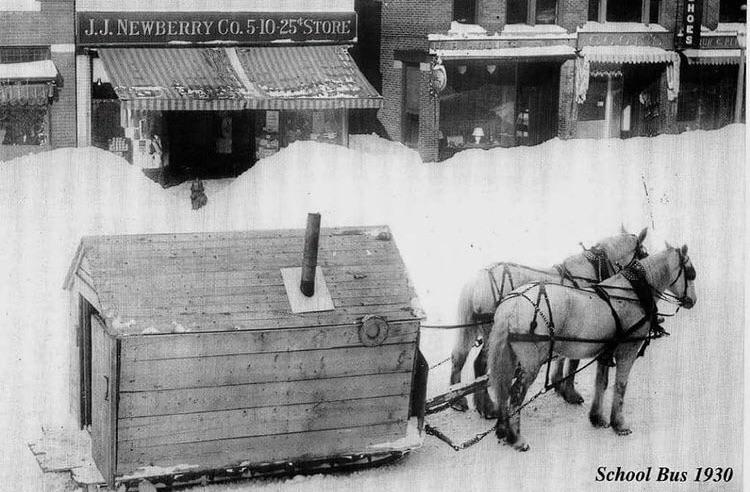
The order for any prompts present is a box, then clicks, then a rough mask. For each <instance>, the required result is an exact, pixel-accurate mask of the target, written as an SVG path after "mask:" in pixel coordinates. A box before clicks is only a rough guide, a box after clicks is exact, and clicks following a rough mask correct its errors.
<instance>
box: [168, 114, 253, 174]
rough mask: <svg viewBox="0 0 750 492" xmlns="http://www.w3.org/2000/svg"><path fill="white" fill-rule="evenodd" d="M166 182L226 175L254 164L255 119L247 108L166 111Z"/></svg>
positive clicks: (237, 172)
mask: <svg viewBox="0 0 750 492" xmlns="http://www.w3.org/2000/svg"><path fill="white" fill-rule="evenodd" d="M164 123H165V127H166V133H167V141H168V142H169V165H168V166H167V168H166V169H165V181H167V183H166V184H169V182H171V181H176V182H182V181H185V180H187V179H193V178H206V179H212V178H226V177H233V176H238V175H240V174H242V173H243V172H244V171H246V170H247V169H248V168H250V166H251V165H252V164H253V156H254V138H253V135H254V134H255V119H254V118H253V115H252V113H251V112H249V111H165V112H164Z"/></svg>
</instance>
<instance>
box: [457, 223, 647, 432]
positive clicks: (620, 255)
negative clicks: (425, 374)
mask: <svg viewBox="0 0 750 492" xmlns="http://www.w3.org/2000/svg"><path fill="white" fill-rule="evenodd" d="M647 232H648V228H644V229H643V230H642V231H641V232H640V233H639V234H637V235H636V234H630V233H628V232H627V231H626V230H625V228H624V227H622V228H621V233H620V234H618V235H616V236H612V237H609V238H606V239H602V240H601V241H599V242H598V243H597V244H596V245H594V246H592V247H591V248H590V249H588V250H585V251H584V252H583V253H580V254H577V255H573V256H570V257H568V258H566V259H565V260H563V262H562V263H560V264H559V265H555V266H554V267H552V268H549V269H537V268H531V267H527V266H523V265H518V264H515V263H495V264H493V265H490V266H488V267H486V268H484V269H482V270H480V271H479V272H478V273H477V274H476V276H475V277H474V278H473V279H471V280H470V281H469V282H467V283H466V284H465V285H464V287H463V289H462V290H461V294H460V296H459V303H458V304H459V307H458V312H459V323H460V324H462V325H473V326H469V327H468V328H463V329H461V330H460V331H459V334H458V337H457V340H456V344H455V346H454V347H453V351H452V353H451V361H452V364H453V365H452V369H451V377H450V383H451V385H453V384H456V383H459V382H460V381H461V370H462V369H463V366H464V364H465V363H466V358H467V356H468V355H469V351H470V350H471V347H472V346H473V345H474V343H475V341H476V340H477V338H478V337H479V336H480V335H481V336H482V340H483V341H485V342H486V341H487V340H489V332H490V329H491V327H492V315H493V313H494V312H495V309H496V308H497V305H498V303H499V302H500V301H501V300H502V298H503V297H504V295H505V294H507V293H509V292H510V291H512V290H513V289H514V288H515V287H517V286H521V285H524V284H527V283H529V282H537V281H544V282H559V283H561V284H564V285H572V286H574V287H585V286H588V285H591V284H595V283H597V282H600V281H602V280H604V279H606V278H609V277H610V276H612V275H614V274H615V272H616V271H617V270H619V268H620V267H619V265H621V264H622V265H625V264H627V263H629V262H630V261H631V260H632V259H634V258H635V259H641V258H644V257H646V256H647V255H648V253H647V252H646V250H645V248H644V246H643V241H644V240H645V238H646V233H647ZM474 323H477V324H476V325H474ZM480 323H481V324H480ZM486 346H487V344H486V343H484V345H483V347H482V349H481V350H480V352H479V355H478V356H477V358H476V360H475V361H474V374H475V376H477V377H478V376H481V375H483V374H485V373H486V372H487V370H486V368H487V349H486ZM577 367H578V361H577V360H570V361H569V362H568V372H567V377H563V373H564V361H563V360H561V361H559V362H558V363H557V366H556V369H555V381H561V382H560V384H558V385H557V386H556V387H555V389H556V391H557V392H558V393H560V395H561V396H562V397H563V398H564V399H565V401H567V402H568V403H572V404H581V403H583V397H582V396H581V395H580V394H579V393H578V391H576V389H575V386H574V374H575V371H576V369H577ZM474 402H475V404H476V408H477V411H478V412H479V413H480V414H481V415H482V416H484V417H485V418H488V419H490V418H495V417H497V412H496V410H495V408H494V405H493V404H492V400H491V399H490V397H489V394H488V393H487V390H481V391H479V392H478V393H477V394H476V395H475V396H474ZM451 406H452V407H453V408H454V409H456V410H459V411H466V410H467V409H468V408H469V405H468V403H467V401H466V398H463V397H462V398H460V399H458V400H456V401H455V402H454V403H453V404H452V405H451Z"/></svg>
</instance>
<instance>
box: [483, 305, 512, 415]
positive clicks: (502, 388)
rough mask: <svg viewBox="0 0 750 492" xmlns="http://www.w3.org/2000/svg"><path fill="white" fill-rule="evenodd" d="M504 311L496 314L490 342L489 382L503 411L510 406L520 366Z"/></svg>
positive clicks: (499, 310)
mask: <svg viewBox="0 0 750 492" xmlns="http://www.w3.org/2000/svg"><path fill="white" fill-rule="evenodd" d="M502 311H503V308H502V307H501V308H500V309H498V311H497V312H496V313H495V323H494V325H493V327H492V332H491V333H490V340H489V366H490V379H489V382H490V387H492V389H493V390H494V392H495V396H496V398H497V405H498V406H499V407H500V408H501V409H502V408H506V407H507V405H508V396H509V391H510V385H511V382H512V380H513V377H514V376H515V370H516V366H517V365H518V361H517V358H516V354H515V352H514V351H513V347H511V345H510V342H509V340H508V333H509V322H508V320H507V319H506V318H505V316H503V314H502ZM501 412H502V410H501Z"/></svg>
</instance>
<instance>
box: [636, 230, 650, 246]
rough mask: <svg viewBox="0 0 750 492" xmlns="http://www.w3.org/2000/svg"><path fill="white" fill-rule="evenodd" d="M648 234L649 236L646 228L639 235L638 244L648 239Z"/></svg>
mask: <svg viewBox="0 0 750 492" xmlns="http://www.w3.org/2000/svg"><path fill="white" fill-rule="evenodd" d="M646 234H648V227H644V228H643V230H642V231H641V232H640V233H639V234H638V242H639V243H642V242H643V240H644V239H646Z"/></svg>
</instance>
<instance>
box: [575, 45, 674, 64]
mask: <svg viewBox="0 0 750 492" xmlns="http://www.w3.org/2000/svg"><path fill="white" fill-rule="evenodd" d="M581 55H582V56H583V57H584V58H586V60H588V61H589V62H590V63H672V62H673V61H674V60H675V58H679V55H678V54H677V53H676V52H674V51H667V50H665V49H662V48H655V47H653V46H584V47H583V49H581Z"/></svg>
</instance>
